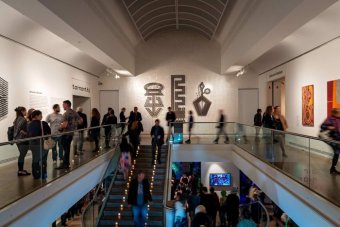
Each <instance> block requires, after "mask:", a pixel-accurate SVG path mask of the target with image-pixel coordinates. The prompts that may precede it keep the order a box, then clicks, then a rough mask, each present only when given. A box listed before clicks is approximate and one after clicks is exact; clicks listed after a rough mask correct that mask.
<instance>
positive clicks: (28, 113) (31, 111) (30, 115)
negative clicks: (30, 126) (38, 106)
mask: <svg viewBox="0 0 340 227" xmlns="http://www.w3.org/2000/svg"><path fill="white" fill-rule="evenodd" d="M33 111H34V109H33V108H31V109H29V110H28V111H27V113H26V118H27V119H28V120H29V121H32V113H33Z"/></svg>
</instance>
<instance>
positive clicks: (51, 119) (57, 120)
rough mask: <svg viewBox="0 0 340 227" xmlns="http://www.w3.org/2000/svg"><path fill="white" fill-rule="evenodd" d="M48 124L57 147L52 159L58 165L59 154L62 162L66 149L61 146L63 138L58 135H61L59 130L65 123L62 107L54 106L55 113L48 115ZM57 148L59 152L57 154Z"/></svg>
mask: <svg viewBox="0 0 340 227" xmlns="http://www.w3.org/2000/svg"><path fill="white" fill-rule="evenodd" d="M46 122H47V123H49V124H50V128H51V134H52V139H53V140H54V141H55V146H54V147H53V148H52V159H53V163H54V164H56V163H57V158H58V153H59V161H60V162H61V161H62V160H63V159H64V149H63V146H62V144H61V136H60V135H59V136H58V135H56V134H59V133H60V132H59V128H60V125H61V123H62V122H63V115H61V114H60V106H59V105H58V104H54V105H53V113H51V114H49V115H47V117H46ZM57 147H58V151H59V152H57Z"/></svg>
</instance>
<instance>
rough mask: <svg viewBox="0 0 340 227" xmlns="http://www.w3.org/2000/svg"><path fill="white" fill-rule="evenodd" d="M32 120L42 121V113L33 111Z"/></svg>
mask: <svg viewBox="0 0 340 227" xmlns="http://www.w3.org/2000/svg"><path fill="white" fill-rule="evenodd" d="M31 117H32V120H38V121H41V119H42V113H41V111H40V110H34V111H33V112H32V114H31Z"/></svg>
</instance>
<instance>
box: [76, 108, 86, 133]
mask: <svg viewBox="0 0 340 227" xmlns="http://www.w3.org/2000/svg"><path fill="white" fill-rule="evenodd" d="M77 113H78V115H79V117H81V118H82V119H83V122H82V123H81V124H78V126H77V129H84V128H87V116H86V114H84V113H82V112H77Z"/></svg>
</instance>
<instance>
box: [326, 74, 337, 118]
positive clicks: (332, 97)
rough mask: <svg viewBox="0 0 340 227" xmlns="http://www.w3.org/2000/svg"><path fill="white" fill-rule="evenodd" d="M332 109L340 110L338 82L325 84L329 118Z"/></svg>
mask: <svg viewBox="0 0 340 227" xmlns="http://www.w3.org/2000/svg"><path fill="white" fill-rule="evenodd" d="M333 108H340V80H333V81H328V82H327V116H328V117H329V116H331V112H332V109H333Z"/></svg>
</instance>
